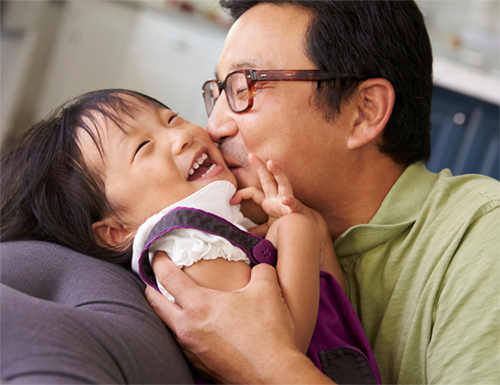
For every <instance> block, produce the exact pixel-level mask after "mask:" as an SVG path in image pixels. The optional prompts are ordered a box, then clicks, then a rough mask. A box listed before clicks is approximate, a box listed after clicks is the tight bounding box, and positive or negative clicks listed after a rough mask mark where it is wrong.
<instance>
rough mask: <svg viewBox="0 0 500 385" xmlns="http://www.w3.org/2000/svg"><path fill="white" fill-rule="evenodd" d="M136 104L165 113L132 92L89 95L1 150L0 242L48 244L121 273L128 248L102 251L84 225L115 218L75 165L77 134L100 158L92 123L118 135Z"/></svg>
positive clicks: (99, 185)
mask: <svg viewBox="0 0 500 385" xmlns="http://www.w3.org/2000/svg"><path fill="white" fill-rule="evenodd" d="M134 102H135V103H134ZM137 102H139V104H138V103H137ZM140 104H143V105H146V106H151V107H154V108H168V107H167V106H165V105H164V104H162V103H161V102H159V101H157V100H156V99H153V98H151V97H149V96H146V95H143V94H140V93H138V92H134V91H129V90H121V89H109V90H100V91H95V92H90V93H86V94H84V95H81V96H79V97H76V98H74V99H72V100H70V101H68V102H67V103H65V104H63V105H61V106H60V107H58V108H56V109H55V110H54V111H53V112H52V113H51V114H50V115H49V116H48V117H47V118H46V119H44V120H43V121H41V122H39V123H37V124H35V125H34V126H32V127H31V128H30V129H29V130H28V131H27V132H26V133H25V134H23V135H21V136H18V137H15V138H14V139H12V140H11V141H9V142H8V143H6V144H5V146H4V147H3V148H2V153H1V178H2V179H1V211H0V223H1V233H0V242H6V241H14V240H29V239H31V240H39V241H47V242H53V243H57V244H60V245H63V246H66V247H69V248H71V249H73V250H76V251H79V252H81V253H84V254H87V255H90V256H92V257H95V258H99V259H103V260H106V261H110V262H113V263H116V264H120V265H124V266H128V265H129V264H130V258H131V247H130V245H127V247H124V246H122V247H117V248H116V249H112V250H110V249H108V248H104V247H103V246H101V245H99V244H98V243H97V242H96V239H95V237H94V233H93V230H92V224H93V223H95V222H97V221H99V220H101V219H104V218H105V217H106V216H108V215H116V213H115V211H114V210H113V209H112V208H111V207H110V205H109V203H108V200H107V199H106V194H105V189H104V182H103V179H102V177H101V176H100V175H98V174H97V173H96V172H95V171H92V170H90V169H89V168H88V167H87V166H86V164H85V162H84V160H83V157H82V152H81V150H80V147H79V143H78V134H79V132H81V130H85V131H86V132H87V133H88V134H89V135H90V136H91V138H92V140H93V141H94V143H95V144H96V147H97V148H98V150H99V153H101V156H102V146H101V142H100V135H101V134H100V130H95V129H94V130H93V126H95V127H98V124H97V122H98V121H100V120H97V119H99V118H102V117H104V118H106V119H109V120H111V121H113V122H114V123H116V124H117V125H118V126H119V127H120V128H121V129H123V128H122V122H123V117H124V116H129V117H132V118H133V117H134V114H135V113H137V111H138V108H139V105H140ZM124 248H125V250H124Z"/></svg>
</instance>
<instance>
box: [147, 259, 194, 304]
mask: <svg viewBox="0 0 500 385" xmlns="http://www.w3.org/2000/svg"><path fill="white" fill-rule="evenodd" d="M152 266H153V270H154V272H155V275H156V278H157V279H158V281H159V282H160V283H161V284H162V286H163V287H164V288H165V289H166V290H167V291H168V292H169V293H170V294H171V295H172V296H173V297H174V298H175V302H176V303H177V304H178V305H179V306H180V307H182V304H183V302H184V300H185V299H186V297H188V296H190V295H193V293H195V292H196V291H199V289H200V286H199V285H197V284H196V283H195V282H194V281H193V280H192V279H191V278H190V277H189V276H188V275H187V274H185V273H184V272H183V271H182V270H181V269H179V267H177V266H176V265H175V263H173V262H172V261H171V260H170V258H169V257H168V255H167V253H165V252H163V251H158V252H156V254H155V257H154V259H153V263H152Z"/></svg>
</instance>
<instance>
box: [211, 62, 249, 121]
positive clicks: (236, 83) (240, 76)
mask: <svg viewBox="0 0 500 385" xmlns="http://www.w3.org/2000/svg"><path fill="white" fill-rule="evenodd" d="M221 86H222V87H224V88H225V90H226V96H227V100H228V103H229V106H230V107H231V109H232V110H233V111H234V112H241V111H244V110H245V109H246V108H247V106H248V100H249V99H250V98H251V93H250V90H249V89H248V83H247V79H246V76H245V74H244V73H241V72H235V73H232V74H230V75H229V76H228V77H227V78H226V81H225V85H222V84H221V82H217V81H215V80H212V81H208V82H206V83H205V84H204V87H203V93H204V96H205V107H206V110H207V114H208V116H210V114H211V113H212V110H213V108H214V106H215V103H216V102H217V99H219V97H220V93H221V91H222V89H221Z"/></svg>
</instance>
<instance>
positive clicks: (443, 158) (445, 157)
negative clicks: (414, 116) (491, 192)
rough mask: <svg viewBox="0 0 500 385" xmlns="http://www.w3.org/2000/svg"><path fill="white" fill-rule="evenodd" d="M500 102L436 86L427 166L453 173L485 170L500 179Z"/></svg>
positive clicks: (482, 171) (489, 174)
mask: <svg viewBox="0 0 500 385" xmlns="http://www.w3.org/2000/svg"><path fill="white" fill-rule="evenodd" d="M499 114H500V110H499V106H497V105H494V104H490V103H487V102H483V101H480V100H477V99H474V98H470V97H468V96H465V95H461V94H458V93H455V92H452V91H449V90H447V89H444V88H441V87H434V95H433V100H432V115H431V121H432V128H431V141H432V155H431V157H430V159H429V161H428V162H427V168H428V169H429V170H430V171H433V172H439V171H440V170H442V169H443V168H449V169H450V170H451V172H452V173H453V175H460V174H469V173H476V174H484V175H488V176H491V177H493V178H495V179H497V180H500V175H499V162H500V159H499V149H500V141H499V127H500V122H499Z"/></svg>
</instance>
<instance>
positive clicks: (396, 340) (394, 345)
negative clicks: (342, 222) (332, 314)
mask: <svg viewBox="0 0 500 385" xmlns="http://www.w3.org/2000/svg"><path fill="white" fill-rule="evenodd" d="M499 206H500V183H499V182H498V181H495V180H493V179H490V178H487V177H483V176H479V175H464V176H456V177H452V176H451V174H450V172H449V170H443V171H442V172H441V173H439V174H434V173H431V172H429V171H427V170H426V169H425V167H424V165H422V164H416V165H412V166H409V167H408V168H407V169H406V171H405V172H404V173H403V175H402V176H401V177H400V178H399V179H398V181H397V182H396V184H395V185H394V186H393V188H392V189H391V191H390V192H389V194H388V195H387V197H386V198H385V200H384V201H383V203H382V205H381V207H380V209H379V210H378V212H377V214H376V215H375V216H374V217H373V219H372V220H371V222H370V223H369V224H366V225H359V226H354V227H352V228H350V229H349V230H347V231H346V232H345V233H344V234H342V236H340V237H339V238H338V239H337V240H336V241H335V249H336V252H337V255H338V258H339V260H340V263H341V265H342V268H343V269H344V273H345V276H346V281H347V286H348V295H349V298H350V300H351V302H352V304H353V306H354V308H355V309H356V312H357V313H358V316H359V317H360V319H361V322H362V324H363V326H364V328H365V331H366V334H367V336H368V339H369V341H370V344H371V346H372V348H373V352H374V354H375V358H376V360H377V363H378V365H379V368H380V372H381V376H382V382H383V383H387V384H393V383H399V384H427V383H429V384H430V383H439V384H462V383H467V384H497V385H498V384H500V374H499V371H500V360H499V355H500V341H499V328H500V321H499V320H500V295H499V293H500V284H499V283H500V208H499Z"/></svg>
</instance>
